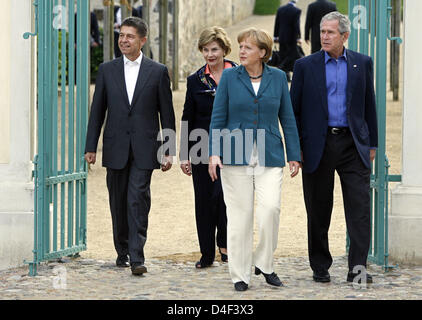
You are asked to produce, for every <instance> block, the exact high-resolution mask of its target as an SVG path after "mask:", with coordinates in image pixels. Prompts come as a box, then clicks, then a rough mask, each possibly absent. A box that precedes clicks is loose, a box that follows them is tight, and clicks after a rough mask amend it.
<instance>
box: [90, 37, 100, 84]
mask: <svg viewBox="0 0 422 320" xmlns="http://www.w3.org/2000/svg"><path fill="white" fill-rule="evenodd" d="M100 33H101V35H102V30H100ZM101 38H102V36H101ZM101 38H100V39H101ZM101 63H103V45H102V44H100V45H99V46H98V47H96V48H93V47H91V64H90V65H91V72H90V73H91V83H95V79H96V78H97V73H98V68H99V67H100V64H101Z"/></svg>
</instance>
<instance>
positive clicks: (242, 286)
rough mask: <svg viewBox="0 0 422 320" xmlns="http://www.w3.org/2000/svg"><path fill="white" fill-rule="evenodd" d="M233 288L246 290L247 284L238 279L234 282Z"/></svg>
mask: <svg viewBox="0 0 422 320" xmlns="http://www.w3.org/2000/svg"><path fill="white" fill-rule="evenodd" d="M234 288H235V290H236V291H246V290H248V284H247V283H245V282H243V281H239V282H236V283H235V284H234Z"/></svg>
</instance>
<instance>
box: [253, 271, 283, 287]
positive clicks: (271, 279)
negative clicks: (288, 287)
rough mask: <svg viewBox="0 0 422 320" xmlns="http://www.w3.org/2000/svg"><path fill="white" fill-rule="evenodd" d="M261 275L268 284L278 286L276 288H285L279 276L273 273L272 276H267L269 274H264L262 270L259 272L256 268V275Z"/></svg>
mask: <svg viewBox="0 0 422 320" xmlns="http://www.w3.org/2000/svg"><path fill="white" fill-rule="evenodd" d="M261 273H262V274H263V275H264V278H265V281H267V283H268V284H270V285H272V286H276V287H282V286H283V283H282V282H281V281H280V279H279V277H278V276H277V274H275V273H274V272H273V273H271V274H267V273H264V272H262V271H261V270H259V269H258V268H257V267H255V274H256V275H259V274H261Z"/></svg>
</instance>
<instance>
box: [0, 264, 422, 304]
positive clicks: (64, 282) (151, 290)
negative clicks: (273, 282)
mask: <svg viewBox="0 0 422 320" xmlns="http://www.w3.org/2000/svg"><path fill="white" fill-rule="evenodd" d="M63 261H64V262H62V263H59V262H50V263H44V264H41V265H40V266H39V268H38V275H37V276H36V277H30V276H28V267H25V268H19V269H10V270H6V271H2V272H0V299H2V300H9V299H12V300H21V299H22V300H25V299H34V300H41V299H50V300H55V299H61V300H68V299H69V300H73V299H77V300H90V299H95V300H98V299H100V300H101V299H122V300H157V299H159V300H233V299H236V300H237V299H240V300H243V299H246V300H293V299H298V300H375V299H377V300H378V299H392V300H403V299H406V300H419V299H422V267H407V268H405V267H402V266H400V267H397V268H394V269H392V270H391V271H389V272H386V273H384V271H383V270H382V268H381V267H379V266H376V265H369V266H368V271H369V273H370V274H372V275H373V279H374V283H373V284H372V285H368V287H366V288H364V287H358V286H357V285H354V284H352V283H348V282H346V273H347V258H346V257H336V258H334V263H333V265H332V267H331V269H330V274H331V283H328V284H320V283H315V282H314V281H313V280H312V272H311V270H310V268H309V265H308V259H307V258H304V257H295V258H277V259H276V260H275V272H276V273H277V274H278V275H279V277H280V279H281V281H282V282H283V283H284V287H280V288H276V287H271V286H269V285H268V284H266V282H265V280H264V278H263V277H262V275H261V276H255V275H253V276H252V279H251V283H250V284H249V290H247V291H246V292H242V293H240V292H236V291H235V290H234V287H233V284H232V282H231V280H230V277H229V272H228V265H227V264H226V263H218V262H215V263H214V265H213V266H212V267H211V268H207V269H203V270H196V269H195V268H194V266H193V264H192V263H189V264H187V263H177V262H172V261H166V260H157V259H156V260H148V261H146V266H147V268H148V273H146V274H145V275H143V276H132V274H131V272H130V269H129V268H124V269H122V268H117V267H115V264H114V261H101V260H92V259H83V258H76V259H70V258H66V259H64V260H63Z"/></svg>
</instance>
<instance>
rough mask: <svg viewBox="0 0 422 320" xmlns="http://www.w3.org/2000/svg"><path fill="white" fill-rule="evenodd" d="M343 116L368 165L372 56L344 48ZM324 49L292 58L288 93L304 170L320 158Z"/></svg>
mask: <svg viewBox="0 0 422 320" xmlns="http://www.w3.org/2000/svg"><path fill="white" fill-rule="evenodd" d="M346 54H347V93H346V95H347V97H346V103H347V119H348V123H349V129H350V131H351V133H352V136H353V140H354V142H355V145H356V148H357V150H358V152H359V155H360V157H361V159H362V161H363V163H364V164H365V166H366V167H368V168H370V166H371V164H370V160H369V149H370V147H377V146H378V129H377V116H376V106H375V93H374V74H373V63H372V59H371V58H370V57H368V56H365V55H362V54H360V53H357V52H354V51H351V50H347V53H346ZM324 57H325V52H324V51H322V50H321V51H319V52H317V53H314V54H312V55H310V56H307V57H305V58H302V59H299V60H297V61H296V64H295V68H294V71H293V79H292V85H291V89H290V96H291V99H292V105H293V110H294V113H295V117H296V122H297V126H298V130H299V137H300V144H301V150H302V152H303V157H304V162H303V170H304V172H306V173H311V172H313V171H315V170H316V169H317V167H318V165H319V162H320V161H321V157H322V153H323V151H324V147H325V139H326V135H327V130H328V102H327V86H326V76H325V58H324Z"/></svg>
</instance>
